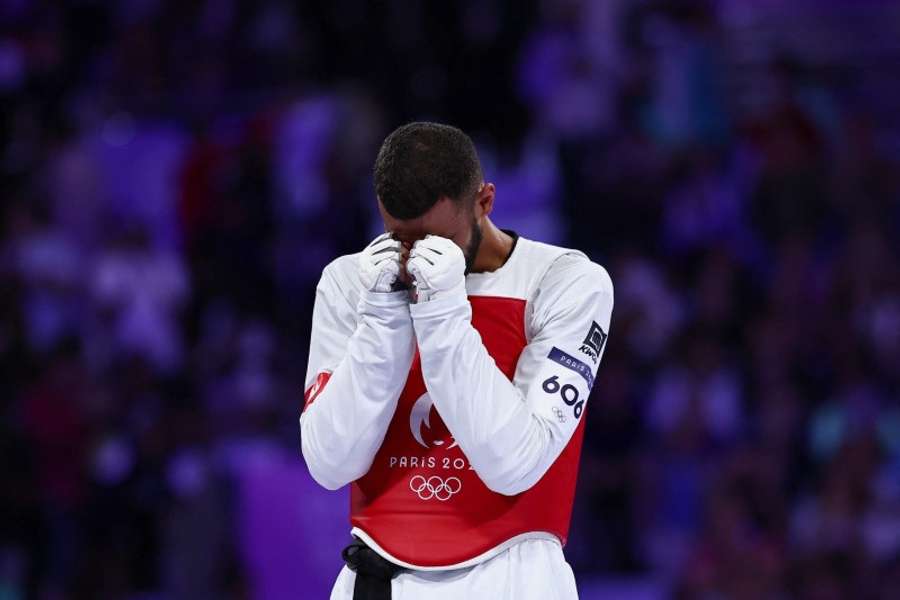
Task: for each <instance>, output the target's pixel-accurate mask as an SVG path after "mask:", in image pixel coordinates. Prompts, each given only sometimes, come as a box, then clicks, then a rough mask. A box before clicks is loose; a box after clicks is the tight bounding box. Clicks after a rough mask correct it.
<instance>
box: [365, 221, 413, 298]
mask: <svg viewBox="0 0 900 600" xmlns="http://www.w3.org/2000/svg"><path fill="white" fill-rule="evenodd" d="M404 254H405V251H404V249H403V248H402V245H401V243H400V242H399V241H398V240H395V239H393V238H391V234H389V233H383V234H381V235H379V236H378V237H377V238H375V239H374V240H373V241H372V243H371V244H369V245H368V246H366V249H365V250H363V252H362V254H361V255H360V256H359V279H360V281H361V282H362V284H363V287H365V288H366V289H367V290H369V291H370V292H381V293H387V292H393V291H396V290H398V289H402V287H403V286H402V284H399V285H398V278H399V276H400V272H401V260H402V258H403V255H404Z"/></svg>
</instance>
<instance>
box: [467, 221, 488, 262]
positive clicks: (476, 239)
mask: <svg viewBox="0 0 900 600" xmlns="http://www.w3.org/2000/svg"><path fill="white" fill-rule="evenodd" d="M483 237H484V235H483V234H482V232H481V227H479V226H478V221H472V233H471V235H470V237H469V245H468V246H467V247H466V250H465V252H463V255H464V256H465V257H466V275H468V274H469V272H470V271H471V270H472V267H473V266H474V265H475V257H476V256H477V255H478V249H479V248H480V247H481V240H482V238H483Z"/></svg>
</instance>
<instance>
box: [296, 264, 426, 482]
mask: <svg viewBox="0 0 900 600" xmlns="http://www.w3.org/2000/svg"><path fill="white" fill-rule="evenodd" d="M344 287H346V285H345V286H344ZM346 292H347V290H346V289H341V285H340V284H339V282H338V280H337V279H336V277H335V276H334V275H333V274H332V273H330V272H329V269H327V268H326V270H325V272H323V274H322V279H321V280H320V281H319V285H318V287H317V288H316V301H315V306H314V308H313V324H312V334H311V340H310V349H309V366H308V368H307V373H306V394H305V396H306V406H305V408H304V412H303V414H302V415H301V417H300V439H301V448H302V452H303V458H304V459H305V460H306V464H307V466H308V467H309V472H310V473H311V474H312V476H313V478H314V479H315V480H316V481H317V482H319V484H321V485H322V486H323V487H326V488H328V489H331V490H334V489H337V488H339V487H342V486H344V485H346V484H348V483H350V482H351V481H354V480H356V479H358V478H360V477H362V476H363V475H364V474H365V473H366V472H367V471H368V470H369V467H370V466H371V465H372V460H373V459H374V458H375V454H376V453H377V452H378V449H379V448H380V447H381V443H382V441H383V440H384V435H385V432H386V431H387V428H388V425H389V424H390V421H391V418H392V417H393V415H394V410H395V409H396V408H397V399H398V398H399V397H400V392H401V391H402V390H403V386H404V385H405V384H406V379H407V376H408V375H409V369H410V365H411V364H412V358H413V353H414V350H415V338H414V335H413V329H412V321H411V320H410V315H409V299H408V294H407V292H395V293H376V292H368V291H361V292H360V298H359V303H358V305H357V306H356V307H354V306H352V304H351V300H348V298H347V295H346Z"/></svg>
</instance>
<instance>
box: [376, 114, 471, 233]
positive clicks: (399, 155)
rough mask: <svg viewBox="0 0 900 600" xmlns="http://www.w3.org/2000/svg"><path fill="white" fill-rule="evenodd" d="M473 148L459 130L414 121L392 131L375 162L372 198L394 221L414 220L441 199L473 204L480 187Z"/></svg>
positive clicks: (469, 140) (438, 124) (467, 138)
mask: <svg viewBox="0 0 900 600" xmlns="http://www.w3.org/2000/svg"><path fill="white" fill-rule="evenodd" d="M481 178H482V174H481V163H480V162H479V161H478V153H477V152H476V150H475V144H474V143H472V140H471V139H470V138H469V136H467V135H466V134H465V133H463V132H462V131H461V130H460V129H457V128H456V127H452V126H450V125H442V124H440V123H429V122H424V121H419V122H415V123H408V124H406V125H403V126H401V127H398V128H397V129H395V130H394V131H393V132H392V133H391V134H390V135H389V136H387V138H386V139H385V140H384V143H383V144H382V145H381V150H379V151H378V158H376V159H375V193H376V194H377V196H378V198H379V199H380V200H381V203H382V204H383V205H384V209H385V210H386V211H387V212H388V214H390V215H391V216H392V217H394V218H395V219H415V218H417V217H421V216H422V215H423V214H425V213H426V212H428V210H429V209H430V208H431V207H432V206H434V205H435V203H437V201H438V200H439V199H440V198H442V197H444V196H446V197H448V198H450V199H451V200H453V201H454V202H461V201H463V200H468V199H470V198H474V195H475V191H476V190H477V189H478V186H479V184H480V183H481Z"/></svg>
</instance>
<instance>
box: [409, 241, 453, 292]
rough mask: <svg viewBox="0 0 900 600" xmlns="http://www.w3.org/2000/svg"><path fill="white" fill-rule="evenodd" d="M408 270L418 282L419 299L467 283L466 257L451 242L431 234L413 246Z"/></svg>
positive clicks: (448, 290)
mask: <svg viewBox="0 0 900 600" xmlns="http://www.w3.org/2000/svg"><path fill="white" fill-rule="evenodd" d="M406 269H407V270H408V271H409V274H410V275H411V276H412V278H413V280H414V281H415V284H416V292H417V293H418V299H417V302H426V301H428V300H431V299H433V298H434V297H435V296H440V295H446V294H447V293H448V292H450V291H451V290H456V289H459V288H462V289H463V290H465V286H466V257H465V256H464V255H463V251H462V250H461V249H460V248H459V246H457V245H456V244H455V243H453V242H452V241H450V240H448V239H447V238H442V237H440V236H436V235H428V236H426V237H425V239H424V240H419V241H418V242H416V243H415V244H414V245H413V248H412V250H411V251H410V253H409V261H408V262H407V263H406Z"/></svg>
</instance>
